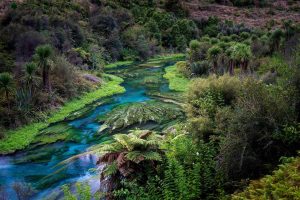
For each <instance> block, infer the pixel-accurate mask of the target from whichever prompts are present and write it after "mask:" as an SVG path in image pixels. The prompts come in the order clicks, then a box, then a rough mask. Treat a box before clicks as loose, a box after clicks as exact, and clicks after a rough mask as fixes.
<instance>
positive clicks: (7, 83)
mask: <svg viewBox="0 0 300 200" xmlns="http://www.w3.org/2000/svg"><path fill="white" fill-rule="evenodd" d="M13 89H14V81H13V77H12V75H11V74H10V73H8V72H3V73H1V74H0V90H3V91H4V93H5V97H6V101H7V105H8V108H9V109H10V104H9V93H11V92H12V91H13Z"/></svg>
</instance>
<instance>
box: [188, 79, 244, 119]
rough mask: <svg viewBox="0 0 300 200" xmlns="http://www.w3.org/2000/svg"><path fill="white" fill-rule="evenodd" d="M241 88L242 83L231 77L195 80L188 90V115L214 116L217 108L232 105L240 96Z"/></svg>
mask: <svg viewBox="0 0 300 200" xmlns="http://www.w3.org/2000/svg"><path fill="white" fill-rule="evenodd" d="M240 87H241V81H240V80H239V79H238V78H236V77H230V76H229V75H224V76H220V77H218V78H217V77H216V76H210V77H208V78H207V79H203V78H198V79H195V80H194V81H192V84H191V85H190V87H189V90H188V107H187V108H188V109H187V112H188V115H189V116H198V115H208V116H213V115H214V114H215V112H216V107H217V106H223V105H231V104H232V102H233V101H234V100H235V99H236V97H237V96H238V93H239V91H240V89H241V88H240ZM206 106H209V107H206ZM211 106H212V107H211ZM203 112H204V114H203Z"/></svg>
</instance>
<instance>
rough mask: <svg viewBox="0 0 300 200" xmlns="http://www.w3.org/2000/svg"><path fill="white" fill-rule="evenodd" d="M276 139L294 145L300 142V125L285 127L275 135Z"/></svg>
mask: <svg viewBox="0 0 300 200" xmlns="http://www.w3.org/2000/svg"><path fill="white" fill-rule="evenodd" d="M273 137H274V139H277V140H280V141H283V142H285V143H287V144H293V143H297V142H299V141H300V123H298V124H292V125H284V128H283V130H280V131H277V132H275V133H274V134H273Z"/></svg>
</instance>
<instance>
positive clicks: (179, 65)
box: [176, 61, 191, 77]
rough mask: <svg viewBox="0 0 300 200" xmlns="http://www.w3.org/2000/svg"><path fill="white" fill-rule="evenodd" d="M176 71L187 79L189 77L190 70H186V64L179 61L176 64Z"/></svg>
mask: <svg viewBox="0 0 300 200" xmlns="http://www.w3.org/2000/svg"><path fill="white" fill-rule="evenodd" d="M176 68H177V71H178V72H179V73H181V74H183V75H184V76H186V77H189V76H190V75H191V70H190V69H189V68H188V66H187V64H186V62H184V61H180V62H177V63H176Z"/></svg>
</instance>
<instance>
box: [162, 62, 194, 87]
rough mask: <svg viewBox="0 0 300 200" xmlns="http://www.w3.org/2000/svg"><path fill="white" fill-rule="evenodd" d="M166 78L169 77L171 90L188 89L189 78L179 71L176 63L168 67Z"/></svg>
mask: <svg viewBox="0 0 300 200" xmlns="http://www.w3.org/2000/svg"><path fill="white" fill-rule="evenodd" d="M164 78H166V79H168V81H169V88H170V89H171V90H175V91H179V92H184V91H186V90H187V87H188V84H189V80H188V79H187V78H186V77H184V75H183V74H181V73H179V71H178V69H177V67H176V65H174V66H170V67H167V68H166V74H164Z"/></svg>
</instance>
